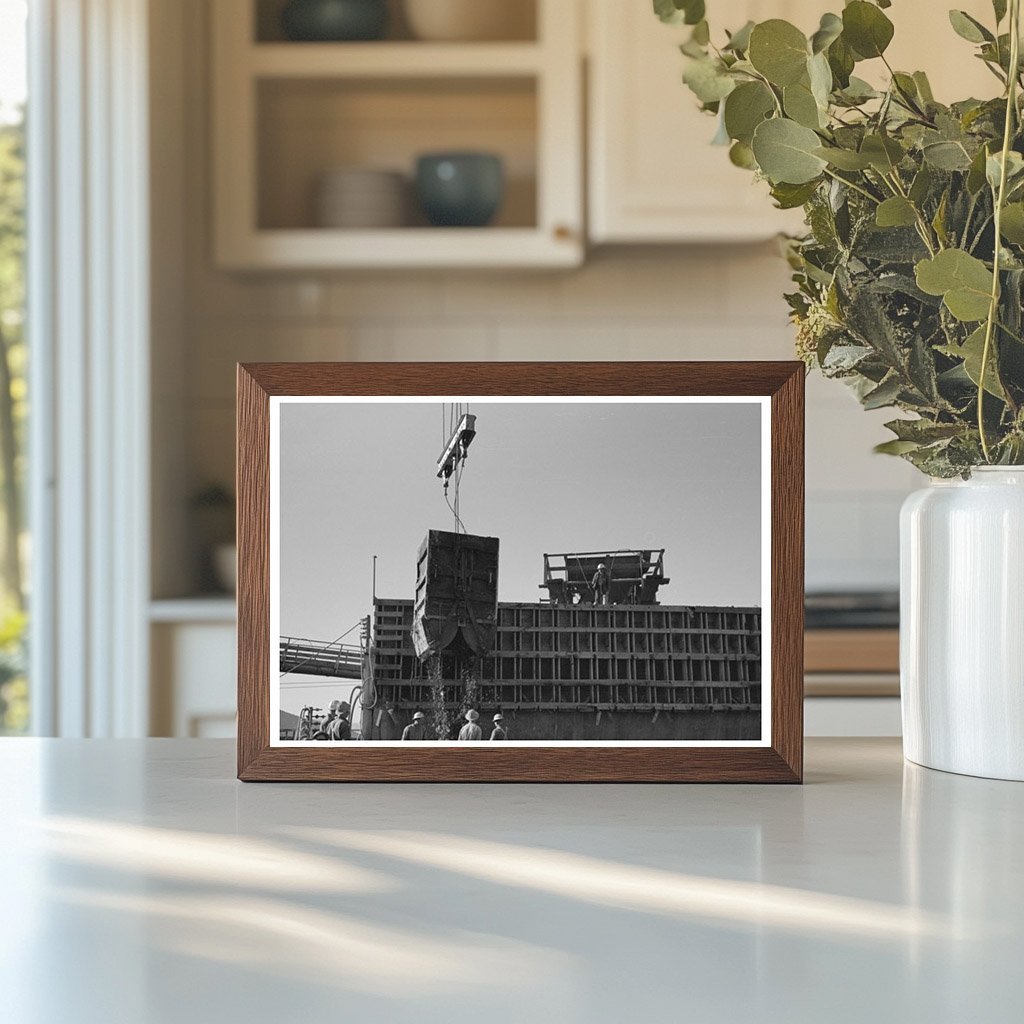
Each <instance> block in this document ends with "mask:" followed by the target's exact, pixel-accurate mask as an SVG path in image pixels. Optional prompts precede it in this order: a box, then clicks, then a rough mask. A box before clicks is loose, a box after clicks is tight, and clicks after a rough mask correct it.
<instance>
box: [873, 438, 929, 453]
mask: <svg viewBox="0 0 1024 1024" xmlns="http://www.w3.org/2000/svg"><path fill="white" fill-rule="evenodd" d="M920 447H921V446H920V444H918V442H917V441H883V442H882V443H881V444H876V445H875V447H874V449H873V451H874V452H875V454H876V455H906V454H907V452H913V451H917V449H918V448H920Z"/></svg>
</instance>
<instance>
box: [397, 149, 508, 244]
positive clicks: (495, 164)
mask: <svg viewBox="0 0 1024 1024" xmlns="http://www.w3.org/2000/svg"><path fill="white" fill-rule="evenodd" d="M416 192H417V194H418V195H419V199H420V203H421V205H422V206H423V212H424V213H425V214H426V215H427V219H428V220H429V221H430V223H431V224H433V225H435V226H436V227H458V228H479V227H483V226H484V225H485V224H489V223H490V222H491V221H492V220H493V219H494V215H495V214H496V213H497V212H498V208H499V207H500V206H501V201H502V199H503V198H504V195H505V172H504V167H503V165H502V162H501V157H499V156H495V155H494V154H493V153H427V154H425V155H423V156H421V157H420V158H419V160H418V161H417V162H416Z"/></svg>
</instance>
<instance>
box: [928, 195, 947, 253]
mask: <svg viewBox="0 0 1024 1024" xmlns="http://www.w3.org/2000/svg"><path fill="white" fill-rule="evenodd" d="M948 213H949V189H948V188H947V189H945V190H944V191H943V193H942V198H941V199H940V200H939V205H938V208H937V209H936V210H935V216H934V217H932V229H933V230H934V231H935V237H936V238H938V240H939V245H941V246H947V245H949V232H947V231H946V215H947V214H948Z"/></svg>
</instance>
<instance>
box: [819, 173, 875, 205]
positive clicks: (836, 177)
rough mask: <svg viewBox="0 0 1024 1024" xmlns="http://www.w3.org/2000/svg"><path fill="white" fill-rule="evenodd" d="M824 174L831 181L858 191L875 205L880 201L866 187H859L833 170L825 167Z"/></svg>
mask: <svg viewBox="0 0 1024 1024" xmlns="http://www.w3.org/2000/svg"><path fill="white" fill-rule="evenodd" d="M825 174H827V175H828V176H829V177H830V178H831V179H832V180H833V181H838V182H839V183H840V184H841V185H845V186H846V187H847V188H852V189H853V191H854V192H859V193H860V194H861V195H862V196H864V198H865V199H870V200H871V202H873V203H874V204H875V206H877V205H878V204H879V203H880V202H881V200H880V199H879V198H878V197H877V196H873V195H872V194H871V193H870V192H868V190H867V189H864V188H861V187H860V185H858V184H857V183H856V182H853V181H848V180H847V179H846V178H841V177H840V176H839V175H838V174H836V173H835V172H834V171H830V170H829V169H828V168H827V167H826V168H825Z"/></svg>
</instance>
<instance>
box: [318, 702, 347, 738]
mask: <svg viewBox="0 0 1024 1024" xmlns="http://www.w3.org/2000/svg"><path fill="white" fill-rule="evenodd" d="M322 728H323V731H324V732H325V733H327V739H329V740H350V739H352V723H351V722H350V721H349V720H348V705H347V704H345V703H344V702H342V701H340V700H332V701H331V703H330V704H329V705H328V713H327V719H326V721H325V722H324V724H323V726H322Z"/></svg>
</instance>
